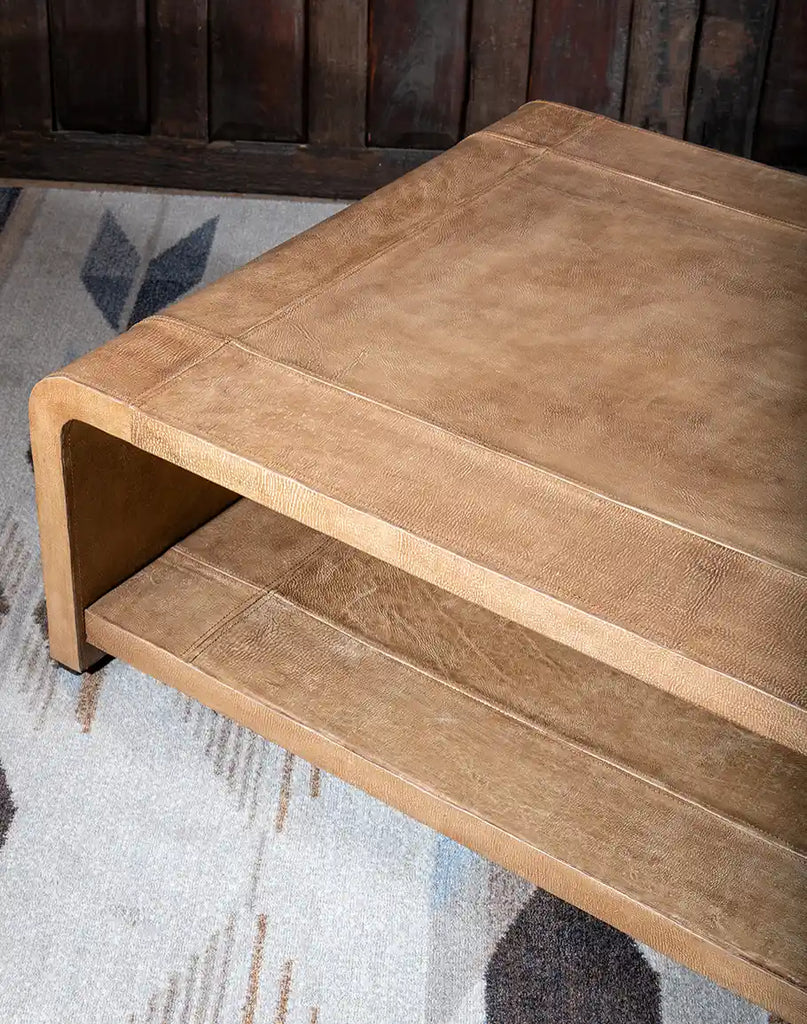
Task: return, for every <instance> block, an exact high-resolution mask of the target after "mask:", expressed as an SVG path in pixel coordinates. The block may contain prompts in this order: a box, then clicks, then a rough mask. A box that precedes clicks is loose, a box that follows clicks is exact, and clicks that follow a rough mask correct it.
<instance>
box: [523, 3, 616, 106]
mask: <svg viewBox="0 0 807 1024" xmlns="http://www.w3.org/2000/svg"><path fill="white" fill-rule="evenodd" d="M631 6H632V4H631V0H538V2H537V3H536V6H535V20H534V24H533V37H532V61H531V69H530V84H529V96H530V99H541V100H554V101H556V102H558V103H569V104H571V105H572V106H575V107H582V108H583V109H584V110H593V111H595V112H596V113H598V114H606V115H607V116H608V117H614V118H619V116H620V115H621V113H622V99H623V94H624V91H625V68H626V60H627V51H628V37H629V34H630V19H631Z"/></svg>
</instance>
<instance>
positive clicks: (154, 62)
mask: <svg viewBox="0 0 807 1024" xmlns="http://www.w3.org/2000/svg"><path fill="white" fill-rule="evenodd" d="M149 16H150V20H149V29H150V31H149V36H150V42H151V52H150V61H149V64H150V71H151V80H150V81H151V130H152V132H153V133H154V134H155V135H173V136H177V137H179V138H186V139H206V138H207V0H152V2H151V7H150V10H149Z"/></svg>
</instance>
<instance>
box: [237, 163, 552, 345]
mask: <svg viewBox="0 0 807 1024" xmlns="http://www.w3.org/2000/svg"><path fill="white" fill-rule="evenodd" d="M546 152H548V150H540V151H539V152H537V153H536V155H535V156H533V157H527V158H525V159H523V160H519V162H518V163H516V164H514V165H513V166H512V167H508V169H507V170H506V171H504V173H503V174H501V175H499V177H498V178H495V179H494V180H493V181H491V182H488V184H486V185H485V186H484V188H481V189H478V190H477V191H476V192H472V193H471V194H470V195H469V196H466V197H465V199H463V200H462V202H460V203H457V204H456V205H455V206H452V207H451V208H450V209H448V210H444V211H443V213H441V214H438V215H437V216H436V217H429V218H427V219H424V220H421V221H418V222H417V223H416V224H414V225H412V226H411V227H410V228H409V230H407V231H405V232H404V233H403V234H402V235H399V236H398V237H397V238H395V239H393V240H392V241H390V242H388V243H387V244H386V245H382V246H380V247H379V248H378V249H376V250H375V251H374V252H373V253H372V255H370V256H368V257H366V258H365V259H363V260H361V261H360V262H359V263H356V264H354V265H353V266H351V267H348V268H347V269H345V270H344V271H343V272H342V273H341V274H337V275H336V277H332V278H328V280H327V281H324V282H323V283H322V284H321V285H319V287H316V288H311V289H309V290H308V291H307V292H305V293H304V294H303V295H299V296H297V298H295V299H292V301H291V302H287V303H286V304H285V305H283V306H281V307H280V308H279V309H276V310H274V311H273V312H272V313H271V315H270V316H268V317H266V318H264V319H263V320H260V321H259V322H258V323H256V324H253V325H252V326H251V327H248V328H247V329H246V330H245V331H242V332H241V334H238V335H236V337H235V340H241V339H243V338H247V337H249V335H250V334H252V333H253V332H254V331H257V330H260V328H261V327H265V326H266V324H269V323H273V322H274V321H275V320H278V319H280V318H281V317H282V316H283V315H284V314H285V313H287V312H289V311H290V310H292V309H297V308H298V307H300V306H302V305H304V304H305V303H306V302H308V301H310V300H311V299H313V298H316V297H317V296H318V295H321V294H322V293H323V292H325V291H327V290H328V289H329V288H331V287H333V286H334V285H337V284H339V283H340V282H342V281H344V280H346V279H347V278H348V277H352V276H353V275H354V274H357V273H358V272H359V271H360V270H363V269H364V267H367V266H369V265H370V264H371V263H373V262H375V260H377V259H378V258H379V257H380V256H383V255H384V254H385V253H387V252H391V251H392V250H393V249H396V248H397V247H398V246H400V245H403V244H404V243H405V242H408V241H411V239H413V238H417V237H418V235H420V234H422V233H423V232H424V231H428V229H429V228H431V227H434V226H435V225H436V224H440V223H441V222H442V221H444V220H446V219H447V218H449V217H451V216H454V215H455V214H457V213H458V212H459V211H460V210H464V209H466V207H468V206H471V205H472V204H473V203H475V202H477V201H478V200H480V199H483V198H484V197H485V196H487V195H489V194H490V193H491V192H493V191H495V189H497V188H499V186H500V185H502V184H503V183H504V182H505V181H506V180H507V179H508V178H510V177H511V176H512V175H514V174H517V173H518V172H520V171H523V170H525V169H526V168H527V167H529V166H531V165H532V164H534V163H537V161H538V160H540V159H541V157H542V156H543V155H544V153H546Z"/></svg>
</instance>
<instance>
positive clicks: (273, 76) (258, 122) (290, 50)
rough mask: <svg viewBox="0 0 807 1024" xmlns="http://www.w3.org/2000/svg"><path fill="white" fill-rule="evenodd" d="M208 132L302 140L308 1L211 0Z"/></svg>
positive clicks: (224, 136)
mask: <svg viewBox="0 0 807 1024" xmlns="http://www.w3.org/2000/svg"><path fill="white" fill-rule="evenodd" d="M209 81H210V135H211V138H214V139H267V140H271V139H275V140H289V141H299V140H302V139H303V137H304V133H305V124H304V118H303V98H304V95H305V0H272V3H271V4H256V3H253V2H252V0H210V80H209Z"/></svg>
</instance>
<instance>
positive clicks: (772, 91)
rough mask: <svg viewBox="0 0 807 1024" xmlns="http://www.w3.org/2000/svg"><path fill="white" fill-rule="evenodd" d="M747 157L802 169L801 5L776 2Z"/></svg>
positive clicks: (806, 26)
mask: <svg viewBox="0 0 807 1024" xmlns="http://www.w3.org/2000/svg"><path fill="white" fill-rule="evenodd" d="M752 155H753V156H754V157H755V158H756V159H757V160H764V161H765V163H771V164H778V165H779V166H780V167H788V168H790V169H792V170H796V171H807V4H805V3H804V0H779V3H778V7H777V11H776V20H775V23H774V29H773V38H772V40H771V47H770V54H769V57H768V66H767V71H766V74H765V81H764V86H763V89H762V96H761V101H760V107H759V118H758V121H757V126H756V138H755V141H754V145H753V149H752Z"/></svg>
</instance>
